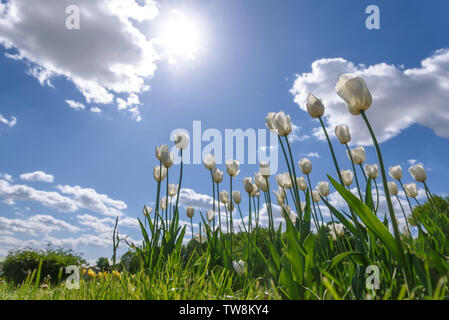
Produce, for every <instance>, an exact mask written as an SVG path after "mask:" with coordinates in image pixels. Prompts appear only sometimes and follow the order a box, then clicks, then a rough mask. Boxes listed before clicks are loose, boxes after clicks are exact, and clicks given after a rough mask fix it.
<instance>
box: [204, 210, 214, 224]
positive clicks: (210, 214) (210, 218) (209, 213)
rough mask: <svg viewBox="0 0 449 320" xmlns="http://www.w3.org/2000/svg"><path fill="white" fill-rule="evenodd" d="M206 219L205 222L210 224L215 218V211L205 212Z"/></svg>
mask: <svg viewBox="0 0 449 320" xmlns="http://www.w3.org/2000/svg"><path fill="white" fill-rule="evenodd" d="M206 217H207V221H209V222H212V221H213V220H214V218H215V211H214V210H207V211H206Z"/></svg>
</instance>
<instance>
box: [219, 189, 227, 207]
mask: <svg viewBox="0 0 449 320" xmlns="http://www.w3.org/2000/svg"><path fill="white" fill-rule="evenodd" d="M220 201H221V203H225V204H226V203H228V201H229V194H228V192H227V191H226V190H221V191H220Z"/></svg>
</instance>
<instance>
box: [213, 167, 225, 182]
mask: <svg viewBox="0 0 449 320" xmlns="http://www.w3.org/2000/svg"><path fill="white" fill-rule="evenodd" d="M212 177H213V178H214V181H215V182H216V183H220V182H221V181H222V180H223V171H220V169H218V168H214V170H213V171H212Z"/></svg>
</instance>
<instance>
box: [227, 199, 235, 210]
mask: <svg viewBox="0 0 449 320" xmlns="http://www.w3.org/2000/svg"><path fill="white" fill-rule="evenodd" d="M227 208H228V211H229V212H232V211H234V209H235V206H234V204H233V203H232V202H231V201H229V202H228V206H227Z"/></svg>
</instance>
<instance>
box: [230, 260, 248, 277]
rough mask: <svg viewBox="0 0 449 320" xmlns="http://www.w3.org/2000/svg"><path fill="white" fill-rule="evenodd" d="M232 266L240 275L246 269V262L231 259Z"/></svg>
mask: <svg viewBox="0 0 449 320" xmlns="http://www.w3.org/2000/svg"><path fill="white" fill-rule="evenodd" d="M232 266H233V267H234V270H235V272H236V273H237V274H239V275H241V274H243V273H245V271H246V263H245V262H244V261H242V260H239V261H235V260H234V261H232Z"/></svg>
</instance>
